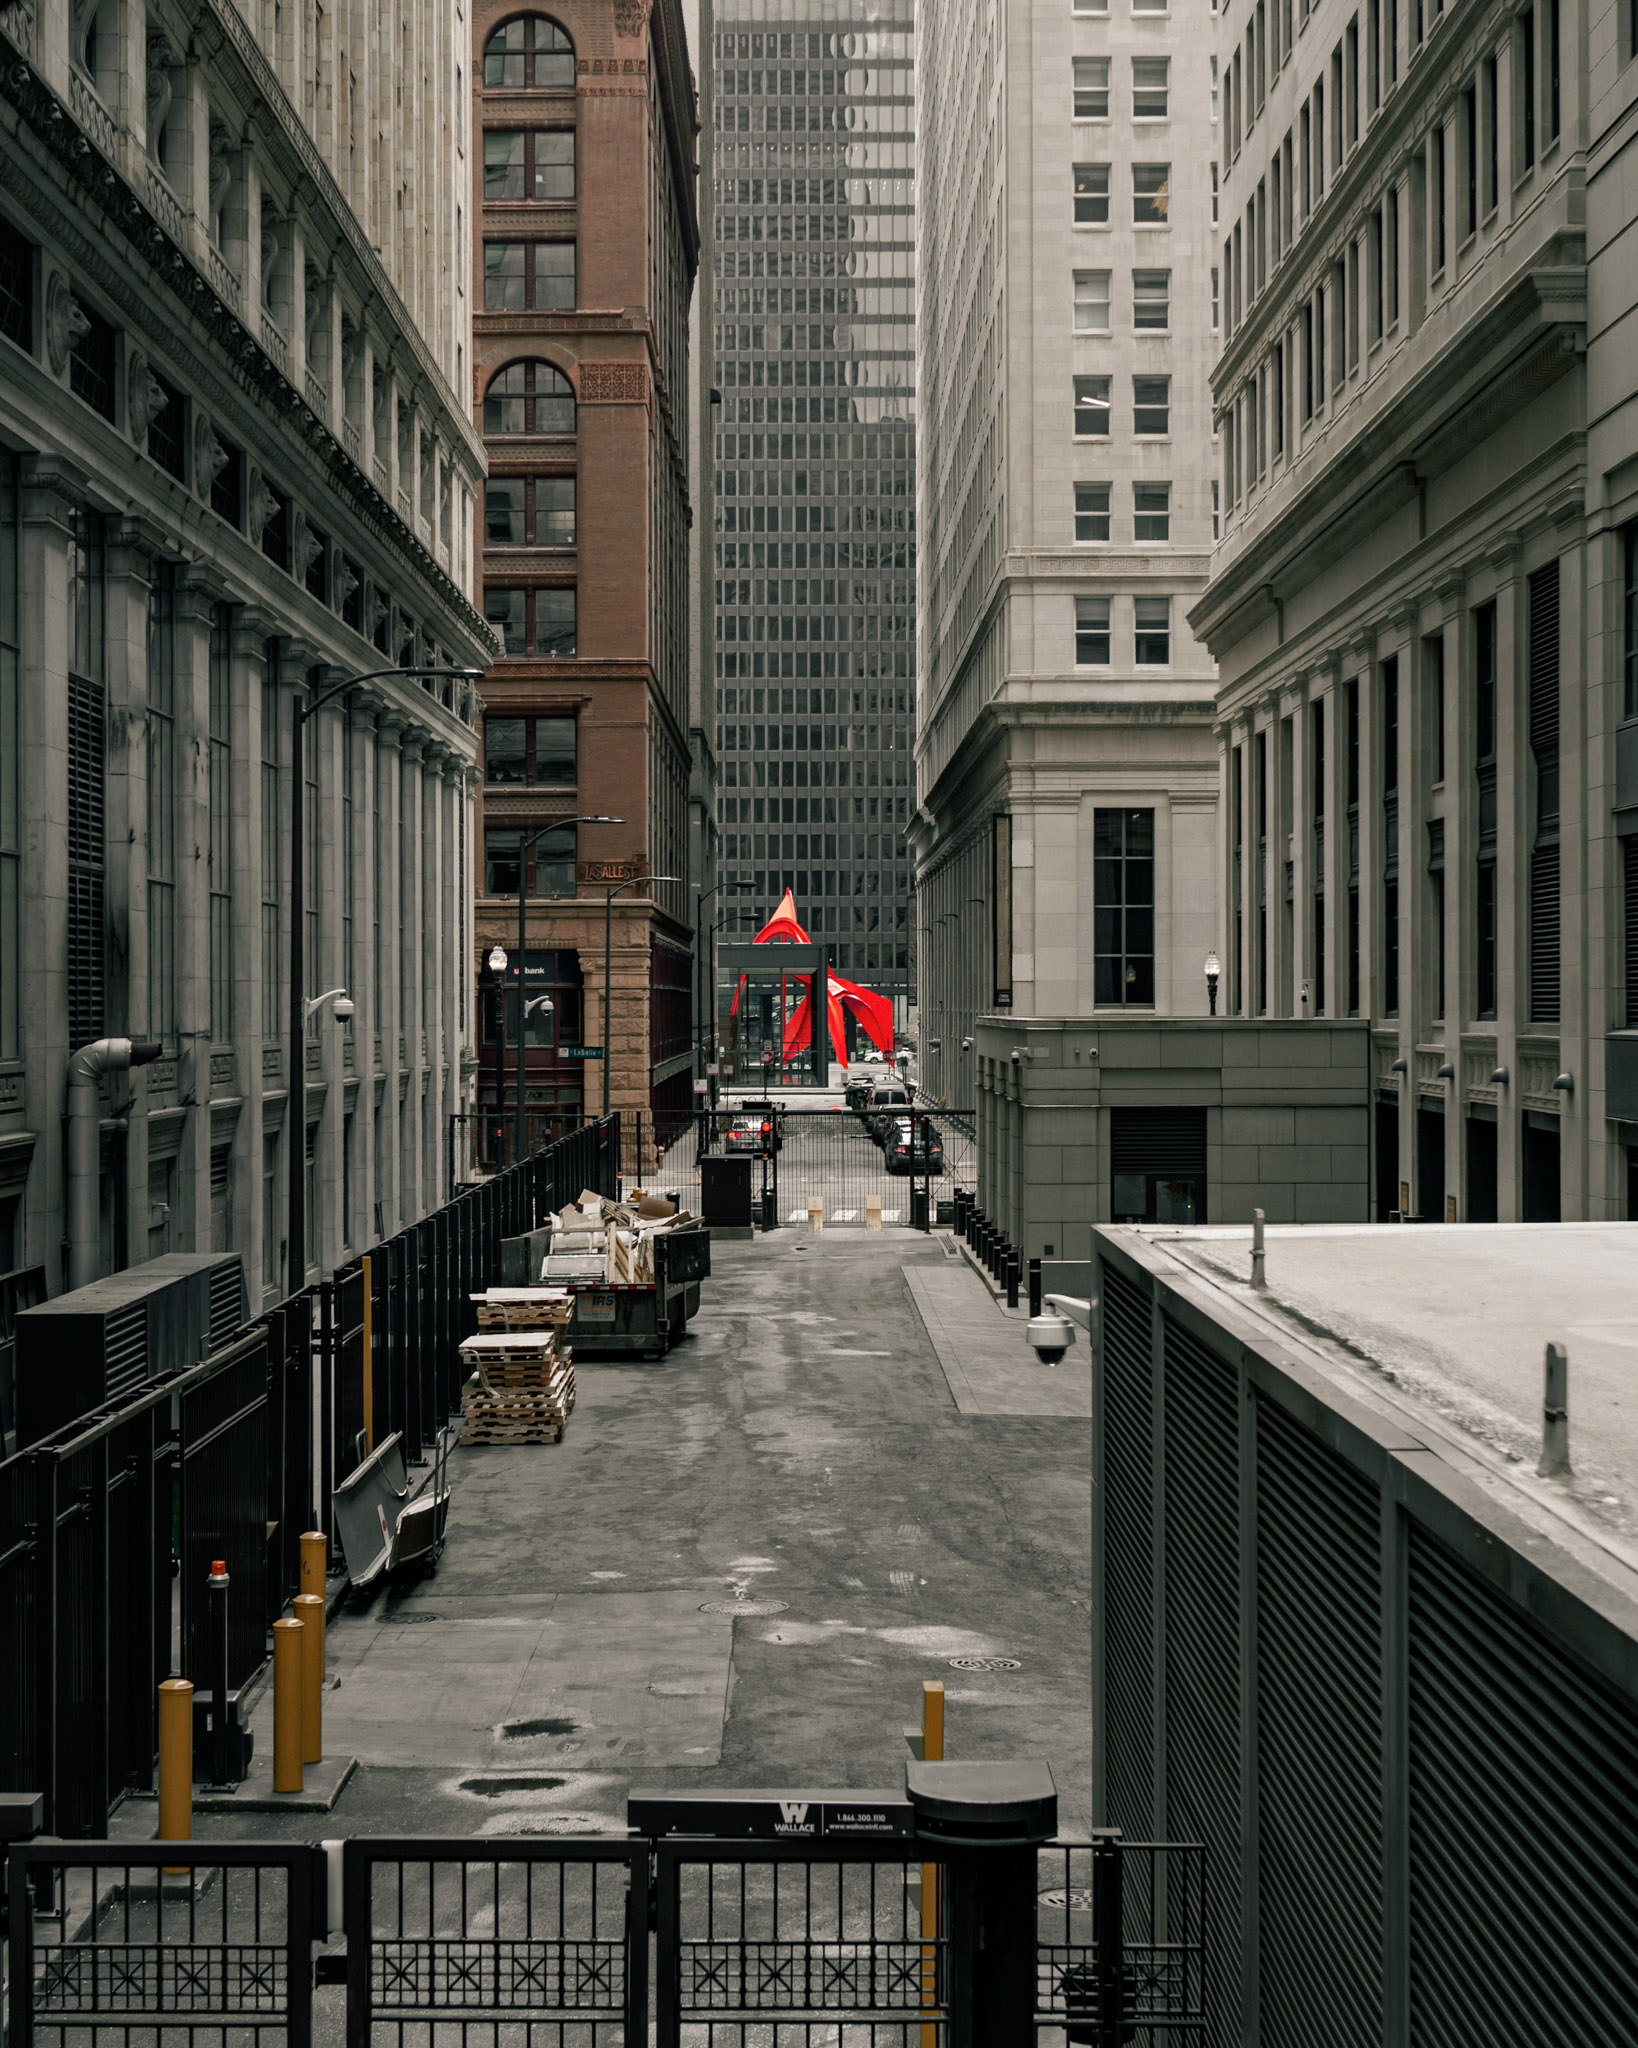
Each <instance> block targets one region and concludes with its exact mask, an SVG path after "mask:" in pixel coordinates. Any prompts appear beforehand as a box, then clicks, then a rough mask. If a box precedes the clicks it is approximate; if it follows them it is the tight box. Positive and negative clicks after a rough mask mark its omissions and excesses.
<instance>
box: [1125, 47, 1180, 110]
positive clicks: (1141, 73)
mask: <svg viewBox="0 0 1638 2048" xmlns="http://www.w3.org/2000/svg"><path fill="white" fill-rule="evenodd" d="M1171 75H1172V60H1171V59H1170V57H1134V58H1133V59H1132V118H1133V120H1135V121H1164V120H1165V119H1166V114H1167V100H1168V97H1169V94H1170V88H1171Z"/></svg>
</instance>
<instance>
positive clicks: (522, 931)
mask: <svg viewBox="0 0 1638 2048" xmlns="http://www.w3.org/2000/svg"><path fill="white" fill-rule="evenodd" d="M625 822H626V821H625V819H624V818H609V817H604V816H602V815H601V814H598V815H596V816H593V817H589V818H554V819H553V820H552V822H551V823H550V824H549V825H542V826H541V828H540V830H539V831H538V832H536V833H534V834H532V835H531V837H529V838H528V839H524V838H522V837H520V838H519V841H518V1102H517V1120H516V1122H515V1123H514V1125H513V1148H512V1156H513V1158H514V1159H521V1158H522V1157H523V1148H524V1146H525V1144H526V1143H527V1142H528V1137H527V1130H526V1126H525V1123H524V1092H523V1041H524V1038H525V1036H526V1032H527V1026H528V1022H529V1004H528V989H527V985H526V983H527V977H526V976H525V974H524V950H525V947H526V945H527V943H528V933H527V928H526V926H525V923H524V914H525V911H526V909H527V905H528V897H529V890H528V882H529V871H528V861H529V856H530V854H531V853H533V852H534V850H535V848H536V847H537V846H538V845H539V844H540V842H541V841H542V840H543V839H544V838H546V837H547V835H548V834H549V833H552V832H567V831H570V830H572V829H573V827H575V826H576V825H623V824H624V823H625ZM501 1000H502V1001H503V1002H504V1001H505V994H504V991H503V993H502V997H501ZM604 1108H605V1112H606V1110H607V1104H605V1105H604ZM503 1128H504V1125H503Z"/></svg>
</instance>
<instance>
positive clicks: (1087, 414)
mask: <svg viewBox="0 0 1638 2048" xmlns="http://www.w3.org/2000/svg"><path fill="white" fill-rule="evenodd" d="M1109 386H1110V379H1109V378H1107V377H1077V378H1076V379H1075V438H1076V440H1078V441H1087V440H1102V439H1103V438H1104V437H1105V436H1106V435H1107V434H1108V432H1109Z"/></svg>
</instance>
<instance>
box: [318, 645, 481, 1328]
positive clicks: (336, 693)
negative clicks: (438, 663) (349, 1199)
mask: <svg viewBox="0 0 1638 2048" xmlns="http://www.w3.org/2000/svg"><path fill="white" fill-rule="evenodd" d="M482 674H483V670H482V669H478V668H375V669H370V670H369V671H368V672H367V673H366V674H364V675H361V676H344V677H343V678H342V679H341V681H340V682H337V683H332V684H331V685H330V687H329V688H328V689H327V690H320V691H319V693H318V695H317V696H316V697H313V698H312V699H311V700H310V701H309V702H308V703H306V704H303V702H302V701H301V692H300V691H299V690H297V691H295V692H293V693H292V697H291V714H292V716H291V736H290V1074H289V1078H288V1081H287V1083H286V1087H285V1104H286V1107H285V1127H286V1129H285V1149H286V1151H287V1153H288V1155H289V1157H288V1161H287V1164H288V1168H289V1172H288V1175H287V1177H286V1187H287V1189H288V1197H289V1210H288V1224H287V1232H288V1236H289V1240H290V1242H289V1248H288V1251H287V1254H286V1256H287V1259H288V1264H289V1272H290V1285H291V1289H292V1291H294V1290H295V1289H298V1288H300V1287H302V1286H304V1285H305V1284H306V1281H307V1059H306V1052H305V1041H306V1034H307V1020H308V1018H309V1017H310V1016H311V1015H312V1013H313V1009H314V1008H316V1007H317V1005H318V1003H322V1002H324V1001H325V1000H327V998H325V997H323V996H320V997H318V998H317V999H316V1001H315V1003H314V1004H313V1005H311V1006H309V1004H308V1001H307V993H306V976H307V963H306V960H305V958H304V942H305V939H306V932H305V931H304V929H303V923H304V916H305V904H306V888H307V877H306V872H305V859H306V851H307V849H306V846H305V844H304V841H305V839H306V834H307V821H306V818H305V816H304V815H303V812H304V808H305V804H306V798H307V780H306V776H307V771H306V766H305V763H304V759H303V755H304V747H305V740H306V731H307V721H308V719H310V718H311V717H312V716H313V713H314V712H315V711H322V710H323V708H324V706H325V705H326V704H330V703H333V702H334V701H335V699H336V698H337V697H342V696H345V695H346V694H347V692H348V691H350V690H356V689H358V688H360V686H361V685H363V684H364V683H375V682H381V681H384V680H385V679H386V678H387V677H388V676H398V677H400V678H404V679H407V678H409V677H415V678H417V679H418V680H421V681H425V680H426V679H427V678H428V677H430V676H441V677H442V676H448V677H453V678H455V679H456V680H458V681H461V682H468V683H473V682H476V681H477V680H478V679H479V677H480V676H482ZM331 993H332V994H333V993H335V991H333V990H332V991H331Z"/></svg>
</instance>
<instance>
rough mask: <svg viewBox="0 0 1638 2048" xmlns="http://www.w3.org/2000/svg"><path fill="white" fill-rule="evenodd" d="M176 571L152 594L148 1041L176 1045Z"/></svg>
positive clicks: (164, 574)
mask: <svg viewBox="0 0 1638 2048" xmlns="http://www.w3.org/2000/svg"><path fill="white" fill-rule="evenodd" d="M174 593H175V583H174V571H173V569H172V567H171V564H170V563H168V562H156V563H155V564H154V569H153V582H152V584H151V585H150V587H149V591H148V720H147V732H146V734H145V735H144V749H143V751H144V755H145V766H146V771H147V784H148V791H147V813H148V819H147V823H148V1036H149V1037H150V1038H157V1039H160V1040H161V1041H162V1042H163V1043H164V1044H165V1045H167V1046H169V1045H174V1044H175V1042H176V1023H177V1018H176V807H177V806H176V677H175V665H174V660H173V623H174V618H175V611H174Z"/></svg>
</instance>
